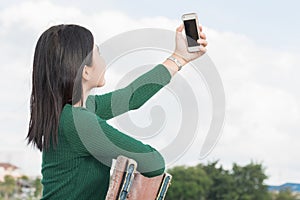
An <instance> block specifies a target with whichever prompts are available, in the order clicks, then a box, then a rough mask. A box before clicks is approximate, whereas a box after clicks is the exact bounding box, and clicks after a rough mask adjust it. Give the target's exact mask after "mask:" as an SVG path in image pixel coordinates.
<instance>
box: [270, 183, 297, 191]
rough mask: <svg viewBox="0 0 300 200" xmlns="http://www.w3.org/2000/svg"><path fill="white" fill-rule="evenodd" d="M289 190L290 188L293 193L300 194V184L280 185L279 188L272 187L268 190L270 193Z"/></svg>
mask: <svg viewBox="0 0 300 200" xmlns="http://www.w3.org/2000/svg"><path fill="white" fill-rule="evenodd" d="M287 188H289V189H290V190H291V191H293V192H299V193H300V183H285V184H282V185H278V186H275V185H270V186H269V187H268V190H269V191H280V190H283V189H287Z"/></svg>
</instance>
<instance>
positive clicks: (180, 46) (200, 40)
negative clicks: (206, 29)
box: [173, 13, 207, 65]
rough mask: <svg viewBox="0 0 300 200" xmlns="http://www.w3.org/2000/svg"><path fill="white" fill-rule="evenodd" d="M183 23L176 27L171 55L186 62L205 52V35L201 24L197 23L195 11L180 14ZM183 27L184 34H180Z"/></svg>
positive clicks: (183, 62)
mask: <svg viewBox="0 0 300 200" xmlns="http://www.w3.org/2000/svg"><path fill="white" fill-rule="evenodd" d="M182 19H183V24H181V25H180V26H179V27H177V29H176V47H175V51H174V53H173V55H175V56H177V58H178V59H181V61H182V64H183V65H184V64H186V63H188V62H190V61H192V60H194V59H196V58H198V57H200V56H201V55H203V54H204V53H205V52H206V48H205V47H206V46H207V41H206V35H205V34H204V33H203V32H202V26H200V25H198V18H197V15H196V13H188V14H184V15H182ZM183 29H185V33H186V36H184V35H183V34H182V31H183Z"/></svg>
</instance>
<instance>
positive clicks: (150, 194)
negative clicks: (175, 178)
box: [106, 156, 172, 200]
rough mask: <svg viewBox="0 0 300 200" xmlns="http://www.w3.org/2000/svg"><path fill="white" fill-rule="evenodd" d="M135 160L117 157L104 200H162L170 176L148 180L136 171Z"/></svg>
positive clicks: (163, 175) (165, 174)
mask: <svg viewBox="0 0 300 200" xmlns="http://www.w3.org/2000/svg"><path fill="white" fill-rule="evenodd" d="M136 168H137V163H136V161H135V160H133V159H130V158H127V157H124V156H118V158H117V160H116V162H115V166H114V167H113V169H112V170H113V173H112V176H111V179H110V183H109V189H108V192H107V195H106V200H163V199H164V198H165V195H166V193H167V190H168V187H169V185H170V182H171V179H172V176H171V175H170V174H168V173H164V174H162V175H160V176H156V177H152V178H148V177H145V176H143V175H142V174H140V173H139V172H138V171H137V170H136Z"/></svg>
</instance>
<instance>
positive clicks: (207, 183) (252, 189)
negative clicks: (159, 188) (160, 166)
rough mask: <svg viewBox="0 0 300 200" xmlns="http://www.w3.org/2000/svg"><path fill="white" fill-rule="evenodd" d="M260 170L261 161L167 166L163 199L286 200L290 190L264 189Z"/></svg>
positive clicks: (263, 173)
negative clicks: (228, 166) (167, 180)
mask: <svg viewBox="0 0 300 200" xmlns="http://www.w3.org/2000/svg"><path fill="white" fill-rule="evenodd" d="M264 171H265V169H264V168H263V166H262V164H260V163H253V162H251V163H249V164H247V165H245V166H240V165H238V164H236V163H234V164H233V166H232V169H230V170H226V169H224V168H223V167H222V165H220V166H219V164H218V161H214V162H211V163H208V164H207V165H203V164H198V165H197V166H192V167H186V166H177V167H174V168H172V169H170V170H168V172H169V173H170V174H171V175H172V176H173V179H172V183H171V185H170V187H169V190H168V193H167V196H166V200H171V199H178V200H219V199H220V200H256V199H259V200H273V199H274V200H289V198H288V197H291V195H292V194H291V193H288V192H280V193H279V194H278V195H275V196H274V194H273V196H272V195H271V193H269V192H268V188H267V185H266V184H264V181H265V180H266V179H267V178H268V177H267V176H266V175H265V172H264ZM285 195H286V196H288V197H285ZM294 199H295V197H294Z"/></svg>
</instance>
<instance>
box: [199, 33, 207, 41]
mask: <svg viewBox="0 0 300 200" xmlns="http://www.w3.org/2000/svg"><path fill="white" fill-rule="evenodd" d="M200 38H202V39H204V40H206V35H205V33H203V32H200Z"/></svg>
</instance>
